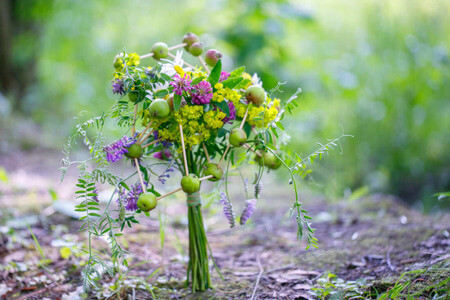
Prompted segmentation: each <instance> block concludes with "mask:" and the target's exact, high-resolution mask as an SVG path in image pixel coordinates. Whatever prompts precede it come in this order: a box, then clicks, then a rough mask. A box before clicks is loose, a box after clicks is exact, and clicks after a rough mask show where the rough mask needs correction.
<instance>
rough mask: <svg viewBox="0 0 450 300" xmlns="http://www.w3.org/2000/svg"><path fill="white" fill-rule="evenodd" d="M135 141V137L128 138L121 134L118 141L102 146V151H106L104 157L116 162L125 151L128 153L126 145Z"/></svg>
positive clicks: (128, 145)
mask: <svg viewBox="0 0 450 300" xmlns="http://www.w3.org/2000/svg"><path fill="white" fill-rule="evenodd" d="M134 143H136V139H135V138H130V137H128V136H126V135H124V136H123V138H121V139H120V140H118V141H115V142H114V143H112V144H111V145H108V146H106V147H105V148H103V151H105V152H106V159H107V160H108V161H109V162H116V161H118V160H120V159H121V158H122V156H123V155H124V154H125V153H128V149H127V148H128V147H130V146H131V145H133V144H134Z"/></svg>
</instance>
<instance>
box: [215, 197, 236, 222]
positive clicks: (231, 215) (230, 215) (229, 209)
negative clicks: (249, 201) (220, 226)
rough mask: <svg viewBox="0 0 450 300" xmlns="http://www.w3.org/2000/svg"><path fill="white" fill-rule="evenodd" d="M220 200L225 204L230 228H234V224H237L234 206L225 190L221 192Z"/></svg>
mask: <svg viewBox="0 0 450 300" xmlns="http://www.w3.org/2000/svg"><path fill="white" fill-rule="evenodd" d="M219 202H220V204H222V205H223V214H224V215H225V217H226V218H227V220H228V223H229V224H230V228H233V227H234V225H236V220H235V217H234V212H233V206H232V205H231V202H230V200H229V199H228V197H227V194H225V193H223V192H222V193H220V199H219Z"/></svg>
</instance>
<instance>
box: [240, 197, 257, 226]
mask: <svg viewBox="0 0 450 300" xmlns="http://www.w3.org/2000/svg"><path fill="white" fill-rule="evenodd" d="M255 206H256V199H248V200H245V207H244V210H243V211H242V215H241V219H240V221H239V223H240V224H241V225H244V224H245V223H246V222H247V221H248V219H250V217H251V216H252V215H253V212H254V211H255Z"/></svg>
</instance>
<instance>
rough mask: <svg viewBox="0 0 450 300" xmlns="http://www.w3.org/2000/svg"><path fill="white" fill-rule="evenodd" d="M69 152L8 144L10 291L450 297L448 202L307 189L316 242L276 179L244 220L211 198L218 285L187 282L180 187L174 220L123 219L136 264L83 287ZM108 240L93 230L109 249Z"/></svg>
mask: <svg viewBox="0 0 450 300" xmlns="http://www.w3.org/2000/svg"><path fill="white" fill-rule="evenodd" d="M58 155H59V154H57V153H54V152H46V151H41V152H39V153H36V154H27V155H25V156H24V155H23V154H22V153H19V152H17V153H13V154H9V155H8V156H6V155H1V156H0V166H2V167H3V168H4V169H5V170H6V173H7V180H6V181H5V179H4V181H3V182H1V181H0V207H1V223H0V263H1V265H0V295H1V298H2V299H82V298H83V297H86V296H87V297H88V298H92V299H97V298H99V299H107V298H109V299H149V298H151V297H154V298H156V299H250V298H252V297H253V298H254V299H319V298H326V299H330V298H331V299H341V298H351V299H366V298H377V297H378V298H382V299H383V298H384V299H390V298H396V297H398V298H407V297H408V296H411V297H412V298H414V299H416V298H418V299H420V298H422V299H428V298H433V297H434V298H435V299H446V297H448V294H447V291H448V290H449V289H450V280H449V274H450V272H449V262H450V260H449V259H450V251H449V249H450V248H449V246H450V215H449V214H448V213H442V214H440V215H438V216H436V215H434V216H424V215H422V214H421V213H419V212H417V211H415V210H413V209H411V208H409V207H407V206H406V205H404V204H403V203H402V202H401V201H400V200H399V199H397V198H395V197H393V196H389V195H369V196H365V197H363V198H359V199H355V200H353V201H352V202H341V203H338V204H330V203H327V202H326V201H324V199H323V197H318V196H307V195H305V196H304V197H305V198H307V199H306V200H307V201H306V204H305V205H306V208H307V209H308V210H309V211H310V213H311V216H312V217H313V226H314V227H315V228H317V231H316V235H317V237H318V239H319V250H314V251H313V250H305V244H304V243H303V244H301V243H300V242H299V241H297V240H296V238H295V234H296V224H295V221H294V220H289V219H288V216H287V209H288V207H289V203H290V202H289V201H290V200H289V201H286V199H285V198H288V197H285V195H284V194H283V193H281V192H279V191H277V192H273V191H274V188H273V187H276V185H277V184H276V182H272V183H271V182H268V183H267V185H266V186H268V188H266V192H265V193H264V194H263V199H261V200H260V202H261V203H258V209H257V211H256V212H255V214H254V216H253V217H252V220H251V222H250V223H249V224H247V225H245V226H237V227H235V228H232V229H229V228H228V227H227V224H226V220H225V218H224V217H223V215H222V212H221V207H220V205H219V204H218V203H217V201H213V203H211V204H210V205H209V206H208V207H207V209H205V210H204V212H205V225H206V227H207V236H208V239H209V242H210V245H211V248H212V251H213V257H214V260H215V262H216V264H217V265H218V268H219V269H220V272H221V274H222V275H223V280H222V279H221V278H220V277H219V275H218V273H217V272H216V271H215V270H213V268H212V274H213V275H212V276H213V283H214V286H215V288H214V289H213V290H210V291H206V292H202V293H196V294H193V293H192V292H191V291H190V290H189V288H187V287H186V286H185V284H184V283H185V278H186V263H187V243H188V241H187V230H186V222H187V219H186V217H185V215H186V208H185V205H184V203H183V199H182V197H181V196H180V197H174V198H173V199H171V200H170V201H172V202H171V205H164V206H163V207H162V208H161V209H160V211H164V212H165V214H164V215H165V218H164V220H165V221H164V224H165V227H164V230H160V228H159V222H158V214H157V213H155V214H153V215H152V216H151V217H150V218H147V217H142V218H139V219H138V220H139V221H140V224H137V225H136V226H133V228H131V229H126V230H125V231H124V233H125V234H124V236H122V237H120V239H121V242H122V243H123V245H124V247H125V248H126V249H127V250H128V251H129V252H130V255H129V259H128V260H129V266H130V268H129V269H128V270H126V269H123V270H121V271H120V274H118V275H115V276H110V275H108V274H103V275H102V278H101V279H100V280H99V281H98V282H97V285H98V286H97V288H95V289H94V290H92V291H91V292H90V293H89V294H88V295H84V294H83V292H82V287H81V277H80V271H81V269H82V265H83V262H84V260H85V259H86V256H85V254H83V252H82V251H81V250H80V249H81V248H82V247H83V245H84V244H85V243H86V234H85V233H80V232H78V229H79V227H80V224H81V223H80V221H77V220H76V218H73V217H75V216H73V217H71V216H70V214H71V212H70V211H71V209H70V205H69V204H70V203H71V202H70V201H68V200H70V199H72V198H73V191H74V189H73V185H74V181H75V178H76V177H75V173H70V174H68V178H67V180H66V181H65V182H64V183H63V184H59V183H58V178H59V177H58V174H57V172H56V169H57V167H58V163H59V161H58V159H59V156H58ZM72 205H73V204H72ZM67 207H69V209H68V208H67ZM238 209H239V205H236V210H238ZM28 225H29V226H30V229H29V228H28ZM30 232H32V233H33V234H34V236H35V237H36V240H37V241H38V245H39V247H40V248H41V249H42V254H43V255H44V256H45V260H44V259H43V258H42V255H41V254H40V252H39V247H37V246H36V242H35V241H34V240H33V238H32V235H31V233H30ZM161 234H163V235H164V236H165V239H164V246H163V248H162V245H161V238H160V237H161ZM105 245H106V243H105V241H104V240H101V239H97V240H94V246H95V248H96V249H97V250H98V251H99V253H100V254H101V255H103V256H105V257H107V252H106V250H105V249H106V247H105ZM162 249H164V251H162ZM155 271H156V272H155ZM139 278H140V279H139ZM143 282H146V283H147V285H146V287H147V289H146V288H145V285H144V283H143ZM152 293H153V295H152Z"/></svg>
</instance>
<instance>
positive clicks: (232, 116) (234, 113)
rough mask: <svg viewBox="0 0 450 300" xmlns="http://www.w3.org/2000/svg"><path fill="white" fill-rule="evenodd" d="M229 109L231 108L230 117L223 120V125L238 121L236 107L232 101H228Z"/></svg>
mask: <svg viewBox="0 0 450 300" xmlns="http://www.w3.org/2000/svg"><path fill="white" fill-rule="evenodd" d="M227 104H228V107H229V108H230V116H226V117H225V118H223V119H222V121H223V123H224V124H226V123H231V122H230V121H233V120H236V106H234V103H233V102H231V101H228V103H227Z"/></svg>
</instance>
